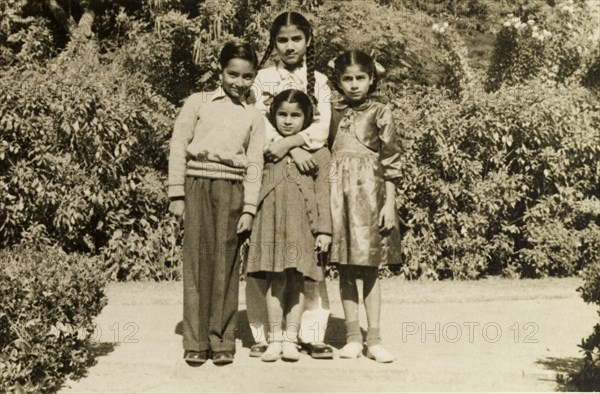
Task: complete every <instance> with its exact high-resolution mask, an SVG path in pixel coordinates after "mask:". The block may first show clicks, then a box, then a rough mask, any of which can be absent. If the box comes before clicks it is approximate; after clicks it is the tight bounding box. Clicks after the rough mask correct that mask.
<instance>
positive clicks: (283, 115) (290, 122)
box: [275, 101, 304, 137]
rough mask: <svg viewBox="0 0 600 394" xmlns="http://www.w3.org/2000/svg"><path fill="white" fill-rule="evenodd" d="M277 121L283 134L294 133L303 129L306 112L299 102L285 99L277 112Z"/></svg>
mask: <svg viewBox="0 0 600 394" xmlns="http://www.w3.org/2000/svg"><path fill="white" fill-rule="evenodd" d="M275 123H276V126H277V131H279V134H281V135H282V136H284V137H287V136H290V135H294V134H296V133H298V132H299V131H301V130H302V126H303V125H304V112H302V108H300V105H299V104H298V103H290V102H287V101H284V102H283V103H281V105H280V106H279V108H277V111H276V112H275Z"/></svg>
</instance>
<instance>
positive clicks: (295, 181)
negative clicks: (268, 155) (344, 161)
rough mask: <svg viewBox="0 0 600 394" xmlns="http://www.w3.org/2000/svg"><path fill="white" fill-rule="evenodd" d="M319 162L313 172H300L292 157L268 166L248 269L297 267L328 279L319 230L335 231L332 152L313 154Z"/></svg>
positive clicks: (322, 232)
mask: <svg viewBox="0 0 600 394" xmlns="http://www.w3.org/2000/svg"><path fill="white" fill-rule="evenodd" d="M313 160H314V161H316V163H317V164H318V171H317V172H316V174H313V175H303V174H300V173H299V171H298V169H297V167H296V164H295V163H294V162H293V160H291V158H289V157H285V158H284V159H282V160H281V161H279V162H278V163H267V164H266V165H265V167H264V171H263V182H262V185H261V191H260V195H259V203H258V212H257V214H256V218H255V220H254V224H253V227H252V233H251V235H250V245H249V249H248V252H247V258H246V271H247V272H249V273H252V272H260V271H265V272H283V271H284V270H285V269H288V268H295V269H297V270H298V271H300V272H301V273H302V274H303V275H304V276H307V277H309V278H311V279H313V280H315V281H322V280H323V279H324V274H323V267H320V266H318V264H317V254H316V253H317V252H316V251H315V238H316V236H317V235H318V234H330V235H331V214H330V211H329V180H328V176H329V173H330V171H331V168H332V164H331V154H330V153H329V150H328V149H327V148H321V149H320V150H318V151H316V152H315V153H313Z"/></svg>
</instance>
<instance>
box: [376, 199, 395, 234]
mask: <svg viewBox="0 0 600 394" xmlns="http://www.w3.org/2000/svg"><path fill="white" fill-rule="evenodd" d="M396 225H397V219H396V204H384V206H383V208H381V212H379V232H380V233H381V234H387V233H389V232H390V231H392V230H393V229H394V227H396Z"/></svg>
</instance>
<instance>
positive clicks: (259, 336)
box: [250, 324, 267, 343]
mask: <svg viewBox="0 0 600 394" xmlns="http://www.w3.org/2000/svg"><path fill="white" fill-rule="evenodd" d="M250 331H251V332H252V338H254V342H255V343H261V342H267V335H266V330H265V326H264V324H250Z"/></svg>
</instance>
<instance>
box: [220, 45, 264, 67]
mask: <svg viewBox="0 0 600 394" xmlns="http://www.w3.org/2000/svg"><path fill="white" fill-rule="evenodd" d="M231 59H243V60H247V61H249V62H250V63H252V66H253V67H254V69H255V70H256V69H257V68H258V56H256V52H255V51H254V48H253V47H252V45H250V44H248V43H241V44H239V43H236V42H233V41H229V42H227V43H226V44H225V45H223V49H221V55H220V56H219V64H220V65H221V68H225V67H227V65H228V64H229V61H230V60H231Z"/></svg>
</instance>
